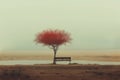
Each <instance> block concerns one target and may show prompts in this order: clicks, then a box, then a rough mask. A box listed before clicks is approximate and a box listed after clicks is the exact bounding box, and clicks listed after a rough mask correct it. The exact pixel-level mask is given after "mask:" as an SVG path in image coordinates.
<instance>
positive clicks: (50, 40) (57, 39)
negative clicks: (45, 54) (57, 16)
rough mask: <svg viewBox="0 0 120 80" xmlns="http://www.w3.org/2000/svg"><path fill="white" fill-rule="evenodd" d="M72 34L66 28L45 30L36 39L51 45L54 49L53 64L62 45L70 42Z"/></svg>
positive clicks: (38, 41)
mask: <svg viewBox="0 0 120 80" xmlns="http://www.w3.org/2000/svg"><path fill="white" fill-rule="evenodd" d="M70 40H71V38H70V34H69V33H67V32H65V31H64V30H57V29H56V30H51V29H50V30H44V31H43V32H41V33H39V34H38V35H37V36H36V39H35V41H36V42H37V43H42V44H44V45H47V46H49V47H50V48H51V49H53V51H54V59H53V64H56V61H55V57H56V54H57V50H58V48H59V46H60V45H62V44H66V43H67V42H70Z"/></svg>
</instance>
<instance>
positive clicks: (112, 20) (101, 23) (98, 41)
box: [0, 0, 120, 51]
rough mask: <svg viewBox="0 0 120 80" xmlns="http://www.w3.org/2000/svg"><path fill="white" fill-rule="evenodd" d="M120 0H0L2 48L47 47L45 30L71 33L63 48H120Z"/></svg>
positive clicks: (0, 47) (0, 49) (4, 49)
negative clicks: (40, 37)
mask: <svg viewBox="0 0 120 80" xmlns="http://www.w3.org/2000/svg"><path fill="white" fill-rule="evenodd" d="M119 3H120V0H0V51H8V50H48V47H45V46H43V45H41V44H37V45H36V43H35V42H34V39H35V38H36V34H38V32H41V31H43V30H46V29H60V30H65V31H66V32H69V33H70V34H71V37H72V41H71V43H69V44H67V45H63V46H61V49H63V50H111V49H117V50H119V49H120V31H119V30H120V5H119Z"/></svg>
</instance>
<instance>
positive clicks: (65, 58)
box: [55, 57, 71, 64]
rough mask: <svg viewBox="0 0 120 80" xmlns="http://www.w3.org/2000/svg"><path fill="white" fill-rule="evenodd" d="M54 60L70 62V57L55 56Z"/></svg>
mask: <svg viewBox="0 0 120 80" xmlns="http://www.w3.org/2000/svg"><path fill="white" fill-rule="evenodd" d="M55 61H69V64H70V63H71V57H55Z"/></svg>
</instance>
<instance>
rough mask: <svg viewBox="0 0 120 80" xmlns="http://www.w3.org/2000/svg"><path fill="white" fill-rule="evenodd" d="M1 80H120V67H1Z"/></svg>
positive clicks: (76, 65)
mask: <svg viewBox="0 0 120 80" xmlns="http://www.w3.org/2000/svg"><path fill="white" fill-rule="evenodd" d="M0 80H120V65H118V66H113V65H79V64H74V65H52V64H48V65H14V66H0Z"/></svg>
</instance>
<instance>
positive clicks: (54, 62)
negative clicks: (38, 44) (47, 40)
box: [53, 50, 56, 64]
mask: <svg viewBox="0 0 120 80" xmlns="http://www.w3.org/2000/svg"><path fill="white" fill-rule="evenodd" d="M55 57H56V50H54V59H53V64H56V61H55Z"/></svg>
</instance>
